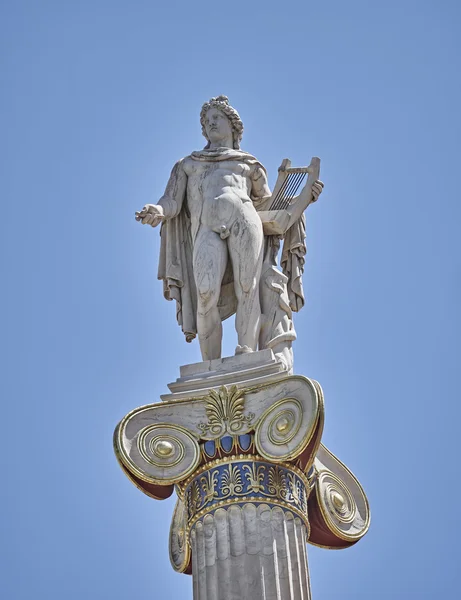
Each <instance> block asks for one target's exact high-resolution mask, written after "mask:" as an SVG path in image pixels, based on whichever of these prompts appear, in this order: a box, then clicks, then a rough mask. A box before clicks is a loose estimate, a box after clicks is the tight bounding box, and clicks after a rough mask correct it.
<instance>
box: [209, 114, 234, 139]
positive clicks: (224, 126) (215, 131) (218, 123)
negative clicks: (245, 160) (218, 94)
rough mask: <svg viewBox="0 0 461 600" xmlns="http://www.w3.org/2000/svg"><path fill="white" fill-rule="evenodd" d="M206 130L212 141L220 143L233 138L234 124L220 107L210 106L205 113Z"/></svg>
mask: <svg viewBox="0 0 461 600" xmlns="http://www.w3.org/2000/svg"><path fill="white" fill-rule="evenodd" d="M205 131H206V134H207V137H208V139H209V140H210V142H213V143H219V142H221V141H224V140H226V139H229V137H230V138H231V139H232V126H231V124H230V121H229V119H228V118H227V117H226V115H225V114H224V113H223V112H222V111H221V110H219V108H214V107H213V108H210V109H209V110H208V111H207V113H206V115H205Z"/></svg>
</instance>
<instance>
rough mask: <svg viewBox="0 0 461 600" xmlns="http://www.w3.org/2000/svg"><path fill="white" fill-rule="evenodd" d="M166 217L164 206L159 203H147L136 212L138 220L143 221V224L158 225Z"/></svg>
mask: <svg viewBox="0 0 461 600" xmlns="http://www.w3.org/2000/svg"><path fill="white" fill-rule="evenodd" d="M164 218H165V214H164V212H163V207H161V206H159V205H158V204H146V206H144V208H143V209H142V210H141V211H140V212H137V213H135V219H136V221H141V223H142V224H143V225H152V227H157V225H158V224H159V223H161V222H162V221H163V219H164Z"/></svg>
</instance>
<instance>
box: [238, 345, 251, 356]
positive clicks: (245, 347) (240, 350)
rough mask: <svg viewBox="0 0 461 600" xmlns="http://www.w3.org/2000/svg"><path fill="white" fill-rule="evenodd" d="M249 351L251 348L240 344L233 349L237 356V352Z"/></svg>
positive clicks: (245, 352) (246, 352) (244, 352)
mask: <svg viewBox="0 0 461 600" xmlns="http://www.w3.org/2000/svg"><path fill="white" fill-rule="evenodd" d="M249 352H253V350H252V349H251V348H250V347H249V346H240V344H237V348H236V349H235V356H237V354H248V353H249Z"/></svg>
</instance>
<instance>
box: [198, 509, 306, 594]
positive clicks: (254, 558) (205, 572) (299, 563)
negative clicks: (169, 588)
mask: <svg viewBox="0 0 461 600" xmlns="http://www.w3.org/2000/svg"><path fill="white" fill-rule="evenodd" d="M306 541H307V536H306V528H305V526H304V524H303V523H302V522H301V520H300V519H299V518H298V517H296V516H293V514H292V513H290V512H288V511H284V510H282V509H281V508H279V507H273V508H271V507H270V506H269V505H266V504H261V505H254V504H251V503H247V504H245V505H244V507H243V508H241V507H239V506H232V507H230V508H227V509H224V508H222V509H218V510H216V511H215V513H214V514H212V515H207V516H206V517H205V518H204V519H203V522H198V523H196V524H195V525H194V527H193V528H192V531H191V548H192V569H193V570H192V576H193V590H194V600H310V598H311V593H310V584H309V572H308V565H307V553H306Z"/></svg>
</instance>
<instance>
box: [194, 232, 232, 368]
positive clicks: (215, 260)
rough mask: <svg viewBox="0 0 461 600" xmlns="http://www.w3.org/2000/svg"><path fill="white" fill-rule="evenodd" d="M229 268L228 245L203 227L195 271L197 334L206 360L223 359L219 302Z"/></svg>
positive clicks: (196, 245) (196, 249) (198, 235)
mask: <svg viewBox="0 0 461 600" xmlns="http://www.w3.org/2000/svg"><path fill="white" fill-rule="evenodd" d="M226 265H227V247H226V242H225V241H224V240H222V239H221V238H220V237H219V235H218V234H217V233H215V232H214V231H211V230H210V229H208V228H206V227H204V226H203V225H202V226H201V227H200V230H199V232H198V234H197V237H196V239H195V243H194V252H193V267H194V278H195V285H196V287H197V333H198V339H199V342H200V350H201V352H202V358H203V360H212V359H214V358H220V357H221V341H222V324H221V317H220V315H219V311H218V300H219V295H220V293H221V282H222V278H223V276H224V272H225V270H226Z"/></svg>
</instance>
